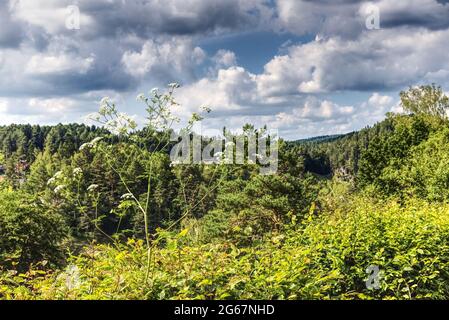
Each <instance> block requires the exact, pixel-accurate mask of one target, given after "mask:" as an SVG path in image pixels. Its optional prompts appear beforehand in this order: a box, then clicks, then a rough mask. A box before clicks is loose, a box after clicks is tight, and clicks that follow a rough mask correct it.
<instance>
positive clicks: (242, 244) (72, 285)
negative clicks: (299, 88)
mask: <svg viewBox="0 0 449 320" xmlns="http://www.w3.org/2000/svg"><path fill="white" fill-rule="evenodd" d="M176 88H177V86H176V85H175V84H172V85H170V86H169V88H168V89H167V91H163V92H162V91H153V92H151V94H150V96H148V97H146V96H140V97H139V99H140V100H141V103H142V104H143V105H144V106H145V108H146V110H147V119H146V120H147V124H146V126H145V127H138V126H137V125H136V123H135V122H134V120H133V119H132V118H130V117H127V116H126V115H124V114H122V113H120V111H119V110H120V107H119V106H116V105H115V104H114V103H113V102H111V101H109V100H108V99H104V100H102V102H101V106H100V109H99V111H98V113H97V114H96V115H93V116H92V119H93V120H95V122H96V125H95V126H87V125H82V124H67V125H62V124H61V125H56V126H38V125H9V126H3V127H0V299H30V300H35V299H39V300H40V299H51V300H67V299H69V300H71V299H76V300H78V299H82V300H84V299H86V300H91V299H113V300H116V299H126V300H147V299H151V300H159V299H220V300H221V299H223V300H224V299H291V300H305V299H307V300H308V299H449V119H448V111H449V98H448V96H446V94H445V93H444V91H443V90H442V89H441V87H438V86H437V85H423V86H420V87H411V88H409V89H408V90H406V91H403V92H401V93H400V101H401V102H400V104H401V106H402V109H403V110H404V112H403V113H397V114H396V113H388V114H387V115H386V118H385V120H383V121H382V122H379V123H377V124H375V125H374V126H372V127H366V128H364V129H362V130H360V131H357V132H352V133H348V134H344V135H333V136H326V137H317V138H313V139H306V140H298V141H285V140H283V139H279V140H278V141H277V142H276V143H277V144H278V149H279V152H278V157H279V165H278V170H277V172H276V173H275V174H271V175H262V174H260V171H259V168H260V166H261V164H260V163H258V162H257V161H256V162H253V161H249V160H248V159H249V155H245V160H246V161H245V162H244V163H243V164H228V163H224V162H220V161H219V162H217V163H214V164H173V163H172V161H171V159H170V150H171V148H172V147H173V145H174V142H173V141H172V140H171V139H170V136H171V133H173V130H174V129H173V123H175V122H176V121H177V120H178V119H176V117H174V116H173V114H172V113H171V111H170V110H171V107H172V106H174V105H176V101H175V97H176ZM208 111H209V110H204V112H203V113H201V114H193V115H192V118H191V120H190V121H189V123H188V124H187V125H186V126H185V128H184V129H183V130H185V132H188V133H189V134H190V130H191V128H192V126H193V124H194V123H195V122H198V121H201V120H202V119H203V118H204V117H207V114H208ZM223 130H224V131H225V130H226V129H223ZM263 131H264V128H255V127H254V126H253V125H251V124H246V125H245V126H244V127H243V128H242V131H241V132H242V133H235V135H244V139H247V137H250V136H259V135H261V134H262V133H263ZM210 139H213V138H210ZM245 141H246V140H245ZM272 143H274V142H272ZM373 268H374V269H375V270H377V271H378V273H377V274H376V276H378V278H377V279H376V281H375V282H376V283H375V285H374V286H372V285H371V286H370V285H369V284H370V283H369V279H370V276H371V275H372V274H371V271H370V270H374V269H373Z"/></svg>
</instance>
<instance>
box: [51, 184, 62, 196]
mask: <svg viewBox="0 0 449 320" xmlns="http://www.w3.org/2000/svg"><path fill="white" fill-rule="evenodd" d="M64 188H65V185H63V184H62V185H59V186H57V187H56V188H55V189H54V190H53V191H54V193H56V194H58V193H60V192H61V191H62V190H64Z"/></svg>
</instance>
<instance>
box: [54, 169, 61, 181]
mask: <svg viewBox="0 0 449 320" xmlns="http://www.w3.org/2000/svg"><path fill="white" fill-rule="evenodd" d="M62 176H63V172H62V171H58V172H56V173H55V174H54V175H53V178H55V179H59V178H62Z"/></svg>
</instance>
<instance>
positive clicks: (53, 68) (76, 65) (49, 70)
mask: <svg viewBox="0 0 449 320" xmlns="http://www.w3.org/2000/svg"><path fill="white" fill-rule="evenodd" d="M94 62H95V58H94V57H93V56H90V57H87V58H81V57H77V56H68V55H65V54H61V55H49V56H47V55H44V54H37V55H33V56H32V57H31V58H30V61H29V62H28V64H27V66H26V72H27V73H30V74H35V75H44V74H64V73H73V72H75V73H86V72H87V71H88V70H89V69H90V68H91V67H92V65H93V63H94Z"/></svg>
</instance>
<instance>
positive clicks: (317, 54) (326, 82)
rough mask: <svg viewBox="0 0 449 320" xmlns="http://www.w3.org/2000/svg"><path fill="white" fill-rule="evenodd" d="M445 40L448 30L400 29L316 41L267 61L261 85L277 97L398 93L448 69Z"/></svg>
mask: <svg viewBox="0 0 449 320" xmlns="http://www.w3.org/2000/svg"><path fill="white" fill-rule="evenodd" d="M448 37H449V31H448V30H442V31H428V30H420V31H416V32H408V30H405V29H402V30H395V31H392V30H383V31H382V32H370V33H367V34H366V35H365V36H364V37H361V38H360V39H357V40H343V39H340V38H330V39H327V40H316V41H313V42H309V43H306V44H301V45H296V46H292V47H291V48H290V49H289V53H288V54H287V55H284V56H277V57H275V58H274V59H273V60H271V61H270V62H269V63H268V64H267V65H266V66H265V70H264V73H263V74H261V75H260V76H259V78H260V79H259V80H260V81H259V84H260V86H261V87H262V89H263V91H265V92H268V93H270V94H278V95H282V94H289V93H295V92H302V93H319V92H329V91H338V90H362V91H363V90H365V91H370V90H371V91H372V90H387V89H389V90H392V89H398V88H401V87H403V86H408V85H411V84H413V83H416V82H417V81H420V80H421V79H424V78H426V79H427V80H431V79H429V78H431V77H432V75H433V74H435V73H438V72H441V71H442V70H449V61H448V60H447V59H446V58H445V47H446V40H445V39H448ZM446 81H447V80H446Z"/></svg>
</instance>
